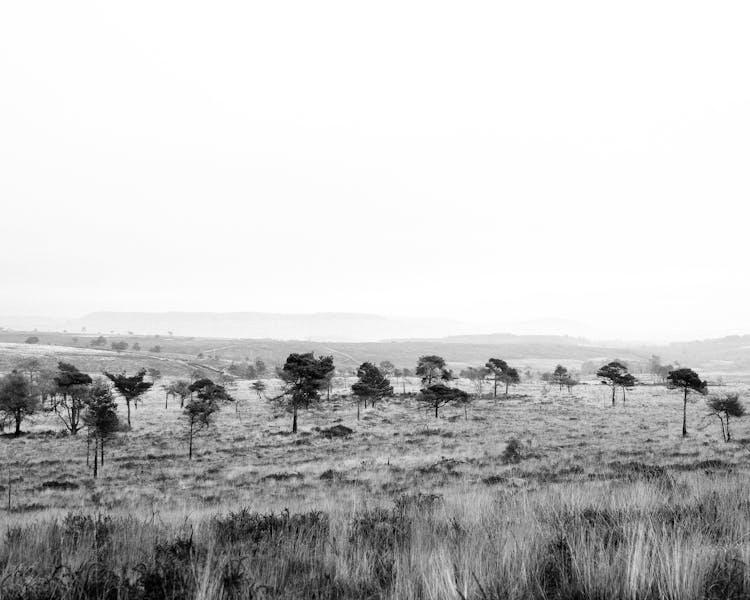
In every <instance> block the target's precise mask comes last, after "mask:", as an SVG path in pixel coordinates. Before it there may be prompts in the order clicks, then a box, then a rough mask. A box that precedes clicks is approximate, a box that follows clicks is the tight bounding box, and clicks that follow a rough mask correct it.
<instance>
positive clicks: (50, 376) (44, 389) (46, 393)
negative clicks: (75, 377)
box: [34, 369, 58, 408]
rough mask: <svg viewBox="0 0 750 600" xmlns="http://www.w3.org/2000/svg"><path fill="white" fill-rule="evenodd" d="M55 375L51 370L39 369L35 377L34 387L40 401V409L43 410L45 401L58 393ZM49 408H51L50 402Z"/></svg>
mask: <svg viewBox="0 0 750 600" xmlns="http://www.w3.org/2000/svg"><path fill="white" fill-rule="evenodd" d="M55 375H56V372H55V371H54V370H52V369H41V370H40V371H39V372H38V373H37V375H36V382H35V384H34V387H35V388H36V392H37V394H39V398H40V399H41V401H42V408H44V406H45V404H46V402H47V399H51V398H54V396H55V394H57V392H58V388H57V384H56V383H55ZM50 406H52V403H51V402H50Z"/></svg>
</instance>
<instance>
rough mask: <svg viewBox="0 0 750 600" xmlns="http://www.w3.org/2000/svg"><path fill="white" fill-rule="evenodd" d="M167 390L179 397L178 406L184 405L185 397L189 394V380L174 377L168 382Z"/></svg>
mask: <svg viewBox="0 0 750 600" xmlns="http://www.w3.org/2000/svg"><path fill="white" fill-rule="evenodd" d="M169 390H170V393H171V395H172V396H174V397H176V398H179V399H180V408H184V406H185V398H187V397H188V396H190V395H191V394H192V392H191V391H190V382H189V381H187V380H186V379H175V380H174V381H173V382H172V383H170V384H169Z"/></svg>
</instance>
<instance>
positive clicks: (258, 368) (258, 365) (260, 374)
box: [254, 358, 268, 379]
mask: <svg viewBox="0 0 750 600" xmlns="http://www.w3.org/2000/svg"><path fill="white" fill-rule="evenodd" d="M254 367H255V377H257V378H258V379H264V378H265V377H266V375H267V374H268V367H267V366H266V363H264V362H263V361H262V360H261V359H260V358H256V359H255V365H254Z"/></svg>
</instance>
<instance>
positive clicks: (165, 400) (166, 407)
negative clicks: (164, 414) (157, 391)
mask: <svg viewBox="0 0 750 600" xmlns="http://www.w3.org/2000/svg"><path fill="white" fill-rule="evenodd" d="M168 403H169V394H164V410H166V409H168V408H169V404H168Z"/></svg>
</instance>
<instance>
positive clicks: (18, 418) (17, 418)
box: [15, 414, 22, 437]
mask: <svg viewBox="0 0 750 600" xmlns="http://www.w3.org/2000/svg"><path fill="white" fill-rule="evenodd" d="M21 419H22V417H21V416H20V415H18V414H16V433H15V436H16V437H18V436H19V435H21Z"/></svg>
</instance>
